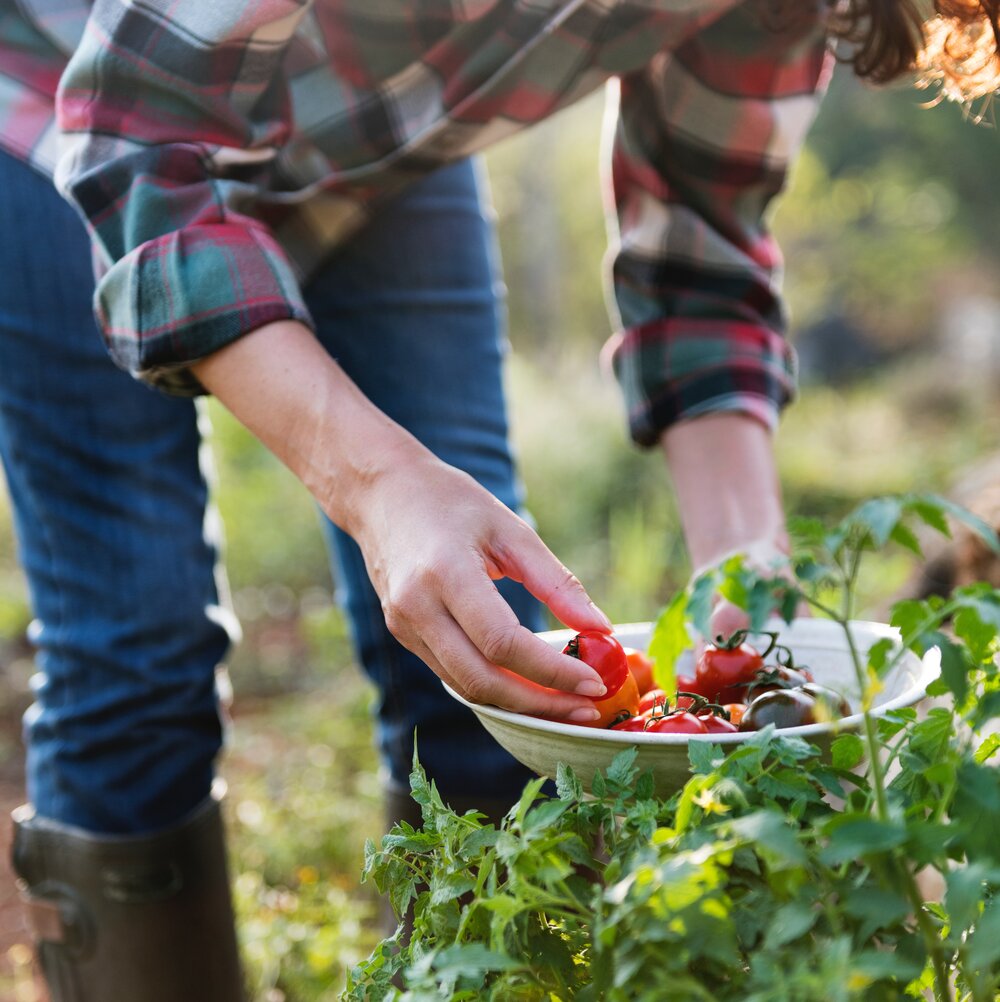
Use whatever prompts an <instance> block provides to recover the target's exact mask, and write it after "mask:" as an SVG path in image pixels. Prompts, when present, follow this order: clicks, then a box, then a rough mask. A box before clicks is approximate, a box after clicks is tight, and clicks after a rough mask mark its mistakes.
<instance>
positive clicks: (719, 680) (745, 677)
mask: <svg viewBox="0 0 1000 1002" xmlns="http://www.w3.org/2000/svg"><path fill="white" fill-rule="evenodd" d="M737 636H739V634H737ZM763 667H764V659H763V658H762V657H761V656H760V654H759V653H758V652H757V651H756V650H754V648H752V647H751V646H750V645H749V644H746V643H741V644H738V645H736V646H734V647H727V646H725V645H724V644H723V645H716V644H709V645H708V646H707V647H706V648H705V650H704V651H703V652H702V655H701V657H700V658H699V659H698V665H697V667H696V668H695V673H694V674H695V682H696V684H697V685H698V686H699V691H704V692H705V693H706V695H707V696H708V698H709V699H711V701H712V702H713V703H739V702H742V700H743V696H744V695H745V693H746V687H747V685H748V684H749V683H750V682H752V681H753V678H754V675H755V674H756V673H757V672H758V671H759V670H760V669H761V668H763Z"/></svg>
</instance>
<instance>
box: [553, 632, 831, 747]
mask: <svg viewBox="0 0 1000 1002" xmlns="http://www.w3.org/2000/svg"><path fill="white" fill-rule="evenodd" d="M581 636H584V635H581ZM594 636H596V637H600V638H601V640H602V642H603V644H605V645H607V643H608V641H613V639H614V638H610V637H607V636H604V635H603V634H595V635H594ZM767 636H769V637H770V641H771V642H770V644H769V646H768V647H767V649H766V650H764V651H762V652H761V651H758V650H756V649H755V648H754V647H752V646H751V645H750V644H749V643H747V635H746V631H744V630H740V631H737V632H736V633H734V634H733V636H732V637H730V638H729V639H728V640H724V639H723V638H721V637H720V638H718V639H717V641H716V642H715V643H714V644H708V645H707V646H706V647H705V649H704V651H703V652H702V654H701V657H700V658H699V659H698V662H697V664H696V666H695V672H694V674H693V675H678V676H677V679H676V682H677V694H676V696H675V697H674V699H673V701H671V699H670V697H669V696H668V694H667V693H665V692H664V691H663V690H662V689H658V688H655V687H653V662H652V660H651V659H650V658H649V657H648V656H647V655H645V654H643V653H642V652H641V651H636V650H632V649H630V648H625V649H624V650H623V653H622V659H623V660H624V664H625V665H626V666H627V668H628V673H629V675H630V676H631V678H632V680H633V681H634V682H635V686H634V689H635V695H634V697H633V693H632V687H628V690H627V692H626V693H625V694H624V696H623V695H622V690H623V689H624V688H625V685H624V684H623V683H622V684H619V686H618V688H616V689H615V690H614V691H613V690H612V686H611V685H608V682H607V679H605V684H606V685H608V695H607V696H605V697H604V698H603V699H602V700H595V702H596V703H597V705H598V706H599V707H602V709H606V712H602V715H601V719H600V720H598V721H595V723H594V725H593V726H595V727H610V728H613V729H614V730H619V731H643V732H652V733H657V734H727V733H733V732H735V731H754V730H759V729H760V728H762V727H766V726H767V725H768V724H773V725H774V726H775V727H798V726H800V725H802V724H812V723H817V722H819V721H823V720H831V719H834V718H836V717H842V716H847V715H848V714H849V713H850V712H851V709H850V706H849V704H848V703H847V702H846V701H845V700H844V698H843V697H842V696H841V695H840V694H839V693H837V692H835V691H834V690H832V689H829V688H827V687H826V686H823V685H818V684H817V683H816V682H815V681H814V680H813V677H812V674H811V672H810V671H809V670H808V669H807V668H804V667H800V666H796V665H795V664H794V663H793V661H792V655H791V652H790V651H789V650H788V649H787V648H786V647H782V646H781V645H779V644H778V643H777V635H776V634H767ZM572 643H573V642H572V641H571V645H572ZM615 643H617V642H616V641H615ZM567 653H571V652H570V651H569V648H567ZM772 653H773V654H774V659H775V662H776V663H774V664H767V662H766V659H767V658H768V657H769V656H770V655H771V654H772ZM577 656H581V655H577ZM582 656H583V657H584V660H586V661H587V663H588V664H591V665H593V666H594V667H597V669H598V671H600V672H601V674H602V677H605V672H604V670H603V669H602V668H601V667H600V661H599V659H598V663H596V664H595V661H591V660H590V659H589V658H588V656H587V655H586V654H583V655H582ZM615 664H616V665H617V668H616V674H615V676H614V677H616V678H617V677H618V675H620V673H621V660H620V659H618V658H617V656H616V658H615ZM616 694H618V695H617V698H613V697H616ZM640 694H641V695H640Z"/></svg>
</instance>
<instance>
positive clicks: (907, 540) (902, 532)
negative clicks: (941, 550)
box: [889, 522, 924, 557]
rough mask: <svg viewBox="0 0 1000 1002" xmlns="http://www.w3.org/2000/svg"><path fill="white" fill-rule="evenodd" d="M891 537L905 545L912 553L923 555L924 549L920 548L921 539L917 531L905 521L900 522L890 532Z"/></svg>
mask: <svg viewBox="0 0 1000 1002" xmlns="http://www.w3.org/2000/svg"><path fill="white" fill-rule="evenodd" d="M889 538H890V539H891V540H892V541H893V542H894V543H898V544H899V545H900V546H902V547H905V548H906V549H907V550H909V551H910V552H911V553H913V554H915V555H916V556H918V557H922V556H923V555H924V554H923V551H922V550H921V549H920V540H919V539H918V538H917V535H916V533H915V532H914V531H913V530H912V529H911V528H910V527H909V526H908V525H905V524H904V523H903V522H900V523H898V524H897V525H896V526H895V527H894V528H893V530H892V532H891V533H890V534H889Z"/></svg>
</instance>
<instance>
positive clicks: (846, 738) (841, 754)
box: [830, 734, 865, 770]
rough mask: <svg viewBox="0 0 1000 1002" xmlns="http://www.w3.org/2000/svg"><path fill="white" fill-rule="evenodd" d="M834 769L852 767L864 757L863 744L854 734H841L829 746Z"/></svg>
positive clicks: (848, 768)
mask: <svg viewBox="0 0 1000 1002" xmlns="http://www.w3.org/2000/svg"><path fill="white" fill-rule="evenodd" d="M830 751H831V754H832V756H833V765H834V768H836V769H847V770H850V769H853V768H854V767H855V766H856V765H858V764H859V763H860V762H861V761H862V759H863V758H864V757H865V744H864V742H863V741H862V740H861V738H859V737H858V736H857V735H856V734H841V735H840V737H839V738H837V739H836V740H835V741H834V742H833V745H832V746H831V749H830Z"/></svg>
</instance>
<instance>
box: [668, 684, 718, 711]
mask: <svg viewBox="0 0 1000 1002" xmlns="http://www.w3.org/2000/svg"><path fill="white" fill-rule="evenodd" d="M674 683H675V684H676V686H677V692H678V693H681V692H690V693H693V694H694V695H695V696H704V697H705V699H707V700H709V701H711V699H712V693H710V692H708V691H707V690H706V689H705V687H704V686H703V685H702V684H701V683H700V682H699V681H698V679H696V678H695V677H694V676H693V675H678V676H677V677H676V678H675V679H674ZM695 702H696V700H693V699H691V698H690V697H689V696H680V695H678V696H677V699H676V706H675V709H678V710H686V709H687V708H688V707H689V706H693V705H694V703H695Z"/></svg>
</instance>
